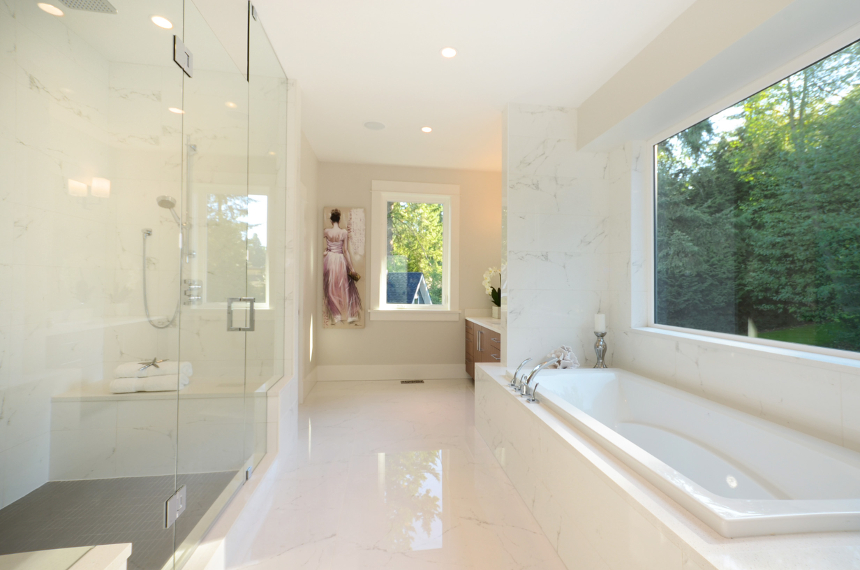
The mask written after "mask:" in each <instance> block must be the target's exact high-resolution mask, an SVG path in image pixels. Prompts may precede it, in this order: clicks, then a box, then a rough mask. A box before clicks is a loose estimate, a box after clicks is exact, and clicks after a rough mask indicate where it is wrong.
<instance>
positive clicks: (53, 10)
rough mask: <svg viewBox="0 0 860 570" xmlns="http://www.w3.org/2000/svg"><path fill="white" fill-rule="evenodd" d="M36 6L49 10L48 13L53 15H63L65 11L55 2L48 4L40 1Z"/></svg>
mask: <svg viewBox="0 0 860 570" xmlns="http://www.w3.org/2000/svg"><path fill="white" fill-rule="evenodd" d="M36 6H38V7H39V8H41V9H42V10H44V11H45V12H47V13H48V14H50V15H52V16H62V15H63V11H62V10H60V9H59V8H57V7H56V6H54V5H53V4H46V3H45V2H39V3H38V4H36Z"/></svg>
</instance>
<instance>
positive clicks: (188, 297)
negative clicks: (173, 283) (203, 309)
mask: <svg viewBox="0 0 860 570" xmlns="http://www.w3.org/2000/svg"><path fill="white" fill-rule="evenodd" d="M182 283H183V284H184V285H185V286H186V287H187V289H185V293H184V294H185V300H184V301H183V302H182V304H183V305H199V304H200V303H202V302H203V296H202V295H201V293H202V291H203V283H202V282H201V281H200V279H183V280H182Z"/></svg>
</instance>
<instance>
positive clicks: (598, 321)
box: [594, 313, 606, 333]
mask: <svg viewBox="0 0 860 570" xmlns="http://www.w3.org/2000/svg"><path fill="white" fill-rule="evenodd" d="M594 332H599V333H605V332H606V315H604V314H603V313H598V314H596V315H594Z"/></svg>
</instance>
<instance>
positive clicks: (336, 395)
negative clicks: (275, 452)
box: [238, 381, 564, 570]
mask: <svg viewBox="0 0 860 570" xmlns="http://www.w3.org/2000/svg"><path fill="white" fill-rule="evenodd" d="M335 384H336V385H335ZM467 384H468V382H464V381H430V382H427V383H426V384H424V385H422V386H420V387H418V389H417V390H409V391H407V390H404V389H403V387H402V386H401V385H400V384H399V383H396V382H352V383H332V385H322V384H320V385H317V387H316V388H315V389H314V390H313V391H312V392H311V393H310V394H309V395H308V397H307V400H306V401H305V404H304V405H303V406H302V408H300V412H299V413H300V415H299V426H300V430H299V437H298V441H297V445H296V447H295V450H294V451H293V452H291V453H290V455H289V456H288V457H287V458H285V459H284V461H283V462H282V463H281V464H280V465H279V467H278V471H277V472H276V473H273V475H274V476H275V477H276V484H275V487H274V489H273V493H272V500H271V502H270V505H271V506H270V507H269V509H268V510H267V512H266V513H264V514H263V516H264V517H265V519H264V522H263V524H262V525H261V532H260V533H259V535H258V536H257V537H256V539H255V540H254V543H253V544H252V545H251V548H250V550H249V552H248V554H247V555H246V557H245V558H244V559H243V560H241V561H239V564H238V566H241V567H253V568H283V567H290V568H308V569H310V568H327V569H330V570H334V569H350V568H398V569H411V568H415V569H419V568H421V569H423V568H446V569H463V570H465V569H478V568H480V569H484V568H486V569H488V570H489V569H497V568H510V569H521V568H546V569H548V570H562V568H564V566H563V564H562V563H561V561H560V560H559V559H558V557H557V555H556V553H555V550H554V548H553V547H552V545H551V544H550V543H549V541H548V540H547V539H546V537H545V536H544V535H543V533H542V532H541V531H540V528H539V526H538V525H537V524H536V522H535V521H534V519H533V518H532V517H531V515H530V513H529V512H528V509H527V508H526V505H525V504H524V503H523V502H522V501H521V500H520V499H519V497H517V495H516V492H515V491H514V489H513V487H512V486H511V483H510V481H508V479H507V477H505V475H504V473H503V472H502V470H501V468H500V467H499V466H498V465H497V464H496V462H495V459H494V458H493V455H492V453H491V452H490V450H489V449H487V448H486V446H484V445H483V444H482V443H480V442H476V441H474V436H473V433H474V432H473V431H472V430H473V429H474V428H473V427H472V423H471V421H470V419H469V418H470V417H471V414H470V413H468V408H469V407H470V406H472V405H473V403H472V399H471V398H472V396H471V394H472V391H471V390H470V389H469V387H468V385H467ZM392 432H396V433H392ZM469 441H471V442H472V443H471V444H469V443H467V442H469ZM437 477H438V479H437ZM419 480H420V481H423V483H421V484H422V485H424V486H425V487H424V488H425V493H424V494H422V495H415V494H413V492H411V491H409V488H410V487H409V486H410V485H412V484H413V482H416V481H419ZM422 497H427V498H428V499H427V500H425V499H424V498H422ZM422 516H423V517H424V518H421V517H422ZM423 520H426V521H427V523H428V526H426V527H425V526H424V525H423V524H422V523H421V522H420V521H423Z"/></svg>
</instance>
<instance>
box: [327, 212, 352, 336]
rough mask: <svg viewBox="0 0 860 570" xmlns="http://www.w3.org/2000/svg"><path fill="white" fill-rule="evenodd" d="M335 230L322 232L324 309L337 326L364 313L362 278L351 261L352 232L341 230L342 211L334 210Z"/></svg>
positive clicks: (332, 213) (332, 218) (332, 220)
mask: <svg viewBox="0 0 860 570" xmlns="http://www.w3.org/2000/svg"><path fill="white" fill-rule="evenodd" d="M329 219H330V220H331V223H332V227H331V228H329V229H326V230H324V231H323V235H324V236H325V244H326V245H325V253H323V289H324V290H325V306H326V309H327V310H328V312H329V315H330V317H331V321H332V323H333V324H335V325H339V324H341V323H344V322H346V323H347V324H352V323H355V322H356V321H358V317H359V315H360V314H361V297H360V296H359V294H358V287H356V286H355V282H356V281H357V280H358V279H360V276H359V275H358V274H356V273H355V271H354V270H353V268H352V261H351V260H350V259H349V233H348V232H347V231H346V230H344V229H341V227H340V210H338V209H332V211H331V217H330V218H329Z"/></svg>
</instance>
